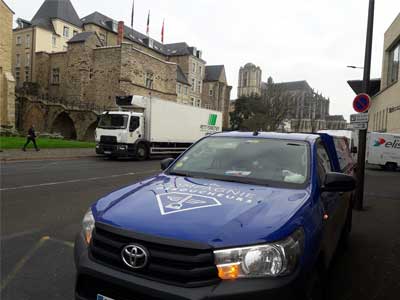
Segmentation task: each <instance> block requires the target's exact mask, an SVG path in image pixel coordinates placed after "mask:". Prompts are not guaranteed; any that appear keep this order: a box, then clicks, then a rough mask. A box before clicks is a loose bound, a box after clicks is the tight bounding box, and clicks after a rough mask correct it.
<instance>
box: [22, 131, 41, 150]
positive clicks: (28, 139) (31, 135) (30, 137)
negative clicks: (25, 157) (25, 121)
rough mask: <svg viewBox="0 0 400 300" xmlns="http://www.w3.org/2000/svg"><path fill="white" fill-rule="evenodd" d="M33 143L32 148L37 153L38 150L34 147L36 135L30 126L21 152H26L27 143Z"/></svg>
mask: <svg viewBox="0 0 400 300" xmlns="http://www.w3.org/2000/svg"><path fill="white" fill-rule="evenodd" d="M31 141H32V143H33V146H34V147H35V149H36V151H39V150H40V149H39V148H38V146H37V145H36V133H35V127H34V126H33V125H31V127H30V128H29V130H28V136H27V137H26V143H25V145H24V147H22V151H26V146H28V144H29V142H31Z"/></svg>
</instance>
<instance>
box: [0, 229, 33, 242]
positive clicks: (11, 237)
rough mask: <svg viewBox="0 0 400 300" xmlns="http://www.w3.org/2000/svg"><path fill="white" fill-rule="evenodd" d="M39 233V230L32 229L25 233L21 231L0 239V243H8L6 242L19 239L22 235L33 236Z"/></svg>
mask: <svg viewBox="0 0 400 300" xmlns="http://www.w3.org/2000/svg"><path fill="white" fill-rule="evenodd" d="M39 231H40V229H32V230H26V231H22V232H17V233H12V234H9V235H6V236H2V237H0V241H2V242H3V241H8V240H11V239H15V238H17V237H21V236H24V235H31V234H34V233H36V232H39Z"/></svg>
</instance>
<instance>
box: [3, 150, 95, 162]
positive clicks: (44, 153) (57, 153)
mask: <svg viewBox="0 0 400 300" xmlns="http://www.w3.org/2000/svg"><path fill="white" fill-rule="evenodd" d="M95 156H96V153H95V150H94V149H93V148H61V149H41V150H40V151H38V152H36V151H35V150H34V149H27V150H26V152H24V151H22V150H21V149H4V150H3V151H2V152H0V161H2V162H4V161H17V160H45V159H74V158H82V157H95Z"/></svg>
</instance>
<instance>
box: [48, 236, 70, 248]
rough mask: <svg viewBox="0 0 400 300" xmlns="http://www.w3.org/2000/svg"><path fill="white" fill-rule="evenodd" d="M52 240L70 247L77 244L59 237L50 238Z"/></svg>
mask: <svg viewBox="0 0 400 300" xmlns="http://www.w3.org/2000/svg"><path fill="white" fill-rule="evenodd" d="M50 241H52V242H56V243H59V244H62V245H64V246H67V247H69V248H74V246H75V243H73V242H69V241H63V240H59V239H55V238H50Z"/></svg>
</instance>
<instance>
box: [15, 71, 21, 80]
mask: <svg viewBox="0 0 400 300" xmlns="http://www.w3.org/2000/svg"><path fill="white" fill-rule="evenodd" d="M19 79H20V77H19V71H15V80H16V81H19Z"/></svg>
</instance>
